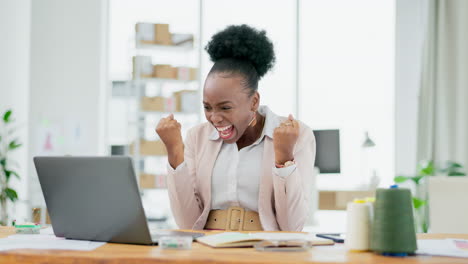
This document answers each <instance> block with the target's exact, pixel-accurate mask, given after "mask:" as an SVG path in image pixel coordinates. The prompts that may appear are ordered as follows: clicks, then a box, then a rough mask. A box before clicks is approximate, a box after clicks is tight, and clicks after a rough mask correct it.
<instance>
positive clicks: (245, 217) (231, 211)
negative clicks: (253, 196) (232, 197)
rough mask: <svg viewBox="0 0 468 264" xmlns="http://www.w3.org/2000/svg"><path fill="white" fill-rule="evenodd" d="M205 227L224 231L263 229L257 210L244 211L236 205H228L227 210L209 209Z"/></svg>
mask: <svg viewBox="0 0 468 264" xmlns="http://www.w3.org/2000/svg"><path fill="white" fill-rule="evenodd" d="M205 228H206V229H220V230H226V231H262V230H263V228H262V225H261V223H260V217H259V216H258V213H257V212H254V211H246V210H245V209H244V208H242V207H236V206H232V207H229V208H228V209H227V210H211V211H210V214H209V215H208V220H207V221H206V225H205Z"/></svg>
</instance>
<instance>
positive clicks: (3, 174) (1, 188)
mask: <svg viewBox="0 0 468 264" xmlns="http://www.w3.org/2000/svg"><path fill="white" fill-rule="evenodd" d="M13 123H14V119H13V118H12V111H11V110H7V111H6V112H5V113H4V114H3V118H2V121H1V126H0V207H1V208H0V224H1V225H7V224H8V220H9V219H8V203H9V201H11V202H12V203H14V202H15V201H16V200H18V194H17V193H16V191H15V190H14V189H12V188H10V186H9V182H10V179H11V177H12V176H15V177H17V178H18V179H19V178H20V176H19V175H18V173H17V172H16V171H15V170H14V168H15V166H17V164H16V163H15V162H14V161H13V160H11V158H10V155H11V152H12V151H14V150H16V149H18V148H19V147H21V144H20V143H19V142H18V139H16V138H15V139H12V137H13V135H14V132H15V128H14V127H13V126H12V125H13Z"/></svg>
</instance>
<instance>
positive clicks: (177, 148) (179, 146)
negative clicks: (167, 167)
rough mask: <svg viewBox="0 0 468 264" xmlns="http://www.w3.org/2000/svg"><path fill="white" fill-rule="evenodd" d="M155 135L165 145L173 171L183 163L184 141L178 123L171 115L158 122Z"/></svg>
mask: <svg viewBox="0 0 468 264" xmlns="http://www.w3.org/2000/svg"><path fill="white" fill-rule="evenodd" d="M156 133H158V135H159V138H160V139H161V140H162V142H163V143H164V145H166V149H167V154H168V159H169V163H170V164H171V166H172V168H174V169H175V168H176V167H177V166H179V164H181V163H182V162H183V161H184V141H183V140H182V133H181V125H180V123H179V122H177V120H175V119H174V115H173V114H170V115H169V116H168V117H165V118H161V120H159V123H158V125H157V126H156Z"/></svg>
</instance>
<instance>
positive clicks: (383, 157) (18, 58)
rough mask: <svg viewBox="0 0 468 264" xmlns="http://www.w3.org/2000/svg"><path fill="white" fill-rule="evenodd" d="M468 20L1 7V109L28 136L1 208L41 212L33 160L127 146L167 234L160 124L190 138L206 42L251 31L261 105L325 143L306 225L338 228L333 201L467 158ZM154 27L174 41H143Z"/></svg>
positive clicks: (138, 6) (394, 13)
mask: <svg viewBox="0 0 468 264" xmlns="http://www.w3.org/2000/svg"><path fill="white" fill-rule="evenodd" d="M467 14H468V5H467V4H466V2H463V1H456V0H446V1H429V0H415V1H404V0H379V1H375V0H352V1H349V0H297V1H285V0H283V1H279V0H278V1H267V0H255V1H251V0H249V1H247V0H238V1H227V0H222V1H220V0H174V1H162V0H132V1H130V0H100V1H96V0H81V1H77V0H0V36H1V41H0V80H1V85H0V112H1V113H2V114H3V113H4V111H6V110H7V109H12V110H13V115H14V118H15V121H16V126H17V130H16V132H15V133H16V135H17V137H18V139H19V141H20V142H21V143H22V144H23V145H22V146H21V147H20V148H18V149H17V150H16V151H15V152H12V158H13V159H14V160H15V161H16V162H17V163H18V165H19V166H18V169H17V171H18V174H19V175H20V178H19V179H17V178H13V179H12V180H11V184H12V188H14V189H15V190H16V191H17V193H18V197H19V199H18V201H17V202H15V203H14V206H12V207H11V208H10V209H9V210H10V211H11V213H10V215H12V216H13V217H14V218H18V219H21V218H25V219H30V218H31V211H32V208H42V209H45V207H44V201H43V197H42V193H41V189H40V185H39V182H38V180H37V175H36V172H35V168H34V165H33V163H32V157H34V156H37V155H130V156H132V157H133V159H134V161H135V169H136V171H137V180H138V182H139V183H140V187H141V194H142V200H143V202H144V207H145V210H146V213H147V217H148V218H149V219H150V220H152V221H154V222H156V223H158V225H160V226H161V227H173V225H174V223H173V220H172V216H171V213H170V208H169V202H168V198H167V190H166V189H165V183H164V182H165V180H164V175H165V161H166V159H165V156H164V150H160V151H161V152H162V153H161V152H158V151H159V150H155V149H157V148H158V145H157V141H158V137H157V135H156V134H155V133H154V127H155V126H156V124H157V122H158V120H159V118H161V117H163V116H165V115H167V114H168V113H169V112H175V113H176V118H177V119H178V120H179V121H181V122H182V124H183V132H184V133H185V132H186V131H187V129H188V128H190V127H191V126H193V125H195V124H197V123H199V122H204V121H205V120H204V115H203V111H202V108H201V90H202V87H203V82H204V79H205V77H206V74H207V73H208V71H209V69H210V67H211V65H212V63H211V62H210V60H209V57H208V55H207V53H206V52H205V51H204V49H203V48H204V46H205V45H206V44H207V42H208V41H209V39H210V37H211V36H212V35H213V34H214V33H216V32H218V31H220V30H222V29H224V28H225V27H226V26H227V25H231V24H248V25H251V26H254V27H256V28H258V29H262V30H266V32H267V35H268V37H269V38H270V39H271V40H272V42H273V44H274V47H275V52H276V57H277V61H276V65H275V67H274V69H273V70H272V71H271V72H270V73H268V74H267V75H266V76H265V78H264V79H262V81H261V82H260V88H259V91H260V94H261V103H262V104H266V105H269V107H270V108H271V109H272V110H273V111H275V112H276V113H278V114H280V115H285V116H287V115H288V114H290V113H291V114H293V115H294V116H295V117H296V118H298V119H300V120H302V121H303V122H305V123H306V124H308V125H309V126H310V127H311V128H312V129H314V131H315V132H316V136H317V138H320V139H321V141H320V142H318V143H319V144H320V148H319V149H318V153H317V155H318V157H317V158H318V159H320V164H322V167H321V168H318V170H317V171H316V175H313V176H311V177H314V178H315V188H314V190H311V192H313V195H314V196H313V197H315V198H314V204H313V205H311V207H313V209H314V211H315V212H316V218H315V219H313V220H311V221H310V222H309V224H310V225H311V226H312V225H318V226H322V227H323V226H324V225H326V224H327V223H328V224H329V225H335V224H336V225H337V226H339V227H337V230H336V231H340V230H344V222H343V220H342V218H340V217H334V215H333V214H334V213H337V214H342V213H343V211H341V212H340V211H339V210H337V209H343V208H341V207H342V206H343V204H338V203H339V202H338V200H340V198H339V197H347V198H346V199H345V200H346V201H347V200H349V199H352V197H354V196H356V195H366V194H368V192H369V191H370V192H372V190H375V188H376V187H381V186H388V185H390V184H392V183H393V182H394V177H395V176H397V175H414V174H415V173H416V169H417V168H416V165H417V164H418V162H419V161H420V160H428V159H431V160H435V161H436V162H444V161H446V160H456V161H458V162H460V163H461V164H464V165H468V136H467V135H468V133H467V132H468V131H467V130H468V125H467V120H468V119H467V118H468V116H467V115H468V108H467V106H466V103H465V100H466V98H468V88H467V87H468V80H467V77H466V73H467V72H468V64H467V61H468V52H467V50H466V48H465V47H468V45H466V44H468V43H467V41H468V40H467V38H468V37H467V33H466V32H468V31H466V28H467V26H468V25H467V20H466V19H465V18H464V17H467V16H466V15H467ZM156 24H167V25H168V26H167V28H164V27H163V28H162V29H161V28H159V29H155V27H157V26H156ZM145 27H146V29H145ZM148 27H150V28H151V30H153V32H157V31H154V30H163V32H165V30H166V29H167V30H168V31H169V33H170V34H171V35H168V37H170V38H171V39H170V43H162V44H171V45H161V43H157V41H155V42H151V41H149V42H145V41H144V40H143V41H141V40H142V38H144V37H142V34H143V35H144V32H143V31H144V30H147V28H148ZM137 30H138V31H139V32H138V33H137ZM166 33H167V32H166ZM138 34H140V35H138ZM177 37H180V38H181V39H182V40H184V39H185V40H186V41H183V42H182V43H180V44H176V42H177V39H175V38H177ZM160 41H163V42H164V41H165V40H160ZM158 65H159V66H158ZM164 65H165V66H164ZM168 65H169V68H168ZM148 67H149V69H150V71H151V72H150V76H145V70H146V69H147V68H148ZM158 67H160V68H158ZM165 67H166V68H165ZM187 71H188V72H189V75H184V73H187ZM156 72H158V73H156ZM171 74H172V75H171ZM145 100H146V101H145ZM148 149H149V151H148V152H145V151H146V150H148ZM152 151H156V152H152ZM319 167H320V166H319ZM83 191H84V192H85V191H86V190H83ZM360 192H362V193H360ZM340 195H342V196H340ZM319 197H320V198H321V199H322V200H319ZM318 209H331V210H332V211H330V212H329V213H330V214H328V217H329V218H327V219H328V220H326V221H325V220H323V219H325V218H323V217H325V216H323V215H321V213H322V212H323V211H322V210H318ZM334 210H337V211H334ZM330 219H332V220H330ZM320 230H327V227H323V228H322V229H320ZM327 231H328V230H327ZM330 231H333V230H330Z"/></svg>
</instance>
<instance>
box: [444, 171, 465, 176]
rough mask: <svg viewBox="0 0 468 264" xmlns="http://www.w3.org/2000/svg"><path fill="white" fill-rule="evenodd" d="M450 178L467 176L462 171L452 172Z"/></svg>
mask: <svg viewBox="0 0 468 264" xmlns="http://www.w3.org/2000/svg"><path fill="white" fill-rule="evenodd" d="M448 176H466V173H464V172H461V171H451V172H449V173H448Z"/></svg>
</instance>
